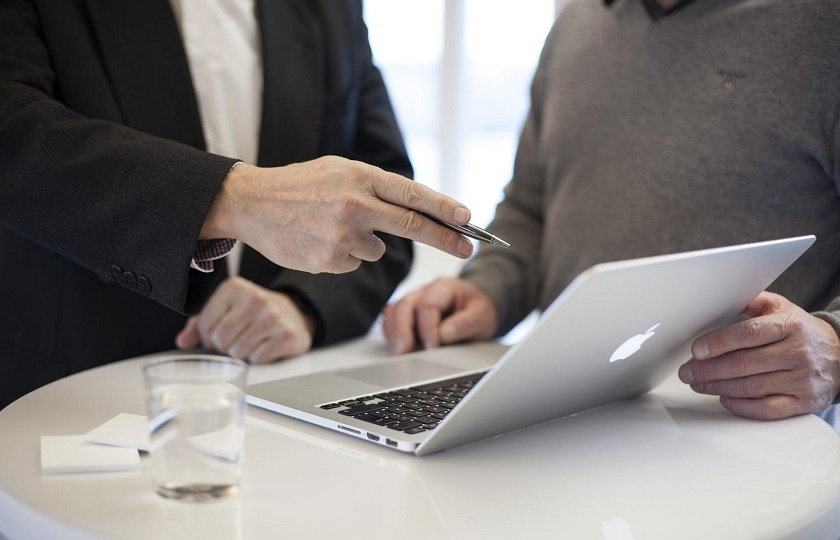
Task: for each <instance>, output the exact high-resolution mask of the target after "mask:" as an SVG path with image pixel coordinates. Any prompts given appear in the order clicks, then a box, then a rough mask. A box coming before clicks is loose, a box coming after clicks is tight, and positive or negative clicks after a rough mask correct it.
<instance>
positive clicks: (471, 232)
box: [420, 212, 510, 247]
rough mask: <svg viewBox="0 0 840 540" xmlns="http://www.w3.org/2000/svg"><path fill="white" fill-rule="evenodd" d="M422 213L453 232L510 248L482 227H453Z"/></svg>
mask: <svg viewBox="0 0 840 540" xmlns="http://www.w3.org/2000/svg"><path fill="white" fill-rule="evenodd" d="M420 213H421V214H423V216H424V217H427V218H429V219H431V220H432V221H434V222H435V223H437V224H439V225H443V226H444V227H447V228H449V229H452V230H453V231H455V232H458V233H461V234H463V235H464V236H467V237H469V238H474V239H476V240H479V241H481V242H486V243H488V244H492V245H494V246H502V247H510V244H509V243H507V242H505V241H504V240H502V239H501V238H499V237H498V236H496V235H495V234H491V233H489V232H487V231H485V230H484V229H482V228H481V227H477V226H475V225H473V224H472V223H467V224H466V225H464V226H461V225H453V224H452V223H447V222H445V221H443V220H442V219H438V218H436V217H435V216H432V215H429V214H427V213H425V212H420Z"/></svg>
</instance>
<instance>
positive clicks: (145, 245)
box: [0, 0, 234, 312]
mask: <svg viewBox="0 0 840 540" xmlns="http://www.w3.org/2000/svg"><path fill="white" fill-rule="evenodd" d="M80 76H82V75H80ZM61 87H62V81H59V80H57V79H56V76H55V73H54V72H53V70H52V67H51V58H50V53H49V48H48V46H47V44H46V42H45V40H44V38H43V35H42V30H41V26H40V22H39V19H38V14H37V12H36V10H35V8H34V7H33V6H32V5H31V4H30V3H29V2H27V1H25V0H2V2H0V225H2V226H3V227H5V228H7V229H10V230H11V231H13V232H14V233H16V234H19V235H22V236H24V237H26V238H29V239H30V240H32V241H34V242H37V243H38V244H40V245H42V246H43V247H45V248H46V249H49V250H51V251H53V252H56V253H58V254H60V255H62V256H63V257H66V258H67V259H70V260H72V261H74V262H75V263H77V264H79V265H81V266H83V267H86V268H88V269H89V270H91V271H92V272H94V273H96V274H97V275H99V276H101V277H102V278H105V279H114V280H115V281H117V282H118V283H121V284H123V285H124V286H127V287H130V288H132V289H135V290H137V291H138V292H140V293H142V294H146V295H148V296H149V297H151V298H152V299H154V300H155V301H157V302H159V303H161V304H163V305H165V306H167V307H169V308H171V309H174V310H177V311H180V312H190V311H194V310H195V309H197V308H198V307H199V306H200V305H201V304H202V303H203V301H204V299H205V298H206V296H207V295H208V294H209V290H210V287H211V286H212V283H213V281H214V280H215V276H202V275H198V274H199V273H198V272H195V271H190V270H189V267H190V260H191V258H192V255H193V251H194V249H195V245H196V241H197V238H198V234H199V231H200V229H201V226H202V224H203V221H204V218H205V216H206V213H207V211H208V209H209V207H210V205H211V203H212V201H213V198H214V197H215V194H216V191H217V190H218V188H219V186H220V184H221V182H222V180H223V179H224V177H225V175H226V174H227V171H228V170H229V169H230V167H231V166H232V164H233V163H234V160H232V159H228V158H223V157H219V156H212V155H210V154H207V153H206V152H202V151H200V150H197V149H195V148H192V147H190V146H187V145H184V144H180V143H177V142H173V141H169V140H165V139H162V138H158V137H154V136H150V135H147V134H144V133H141V132H139V131H136V130H132V129H130V128H127V127H125V126H123V125H120V124H119V123H118V122H114V121H106V120H102V119H95V118H90V117H86V116H84V115H81V114H79V113H77V112H75V111H74V110H72V109H71V108H69V107H67V106H66V105H65V104H64V103H63V102H62V101H61V99H60V91H61ZM132 277H133V278H132ZM139 278H143V280H145V281H144V282H143V285H144V286H143V287H137V279H139ZM132 279H134V281H132Z"/></svg>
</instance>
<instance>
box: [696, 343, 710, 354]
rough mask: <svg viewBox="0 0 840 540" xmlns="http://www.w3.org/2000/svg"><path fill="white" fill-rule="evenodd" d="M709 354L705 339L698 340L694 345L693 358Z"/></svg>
mask: <svg viewBox="0 0 840 540" xmlns="http://www.w3.org/2000/svg"><path fill="white" fill-rule="evenodd" d="M707 356H709V344H708V343H706V342H705V341H700V342H697V343H695V345H694V358H706V357H707Z"/></svg>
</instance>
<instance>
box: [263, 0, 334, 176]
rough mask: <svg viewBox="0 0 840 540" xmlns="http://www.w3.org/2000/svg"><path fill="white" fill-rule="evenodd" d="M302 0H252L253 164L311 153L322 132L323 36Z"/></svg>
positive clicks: (302, 158) (309, 156)
mask: <svg viewBox="0 0 840 540" xmlns="http://www.w3.org/2000/svg"><path fill="white" fill-rule="evenodd" d="M311 9H312V8H311V6H310V5H309V2H308V0H258V1H257V18H258V20H259V22H260V32H261V39H262V54H263V80H264V87H263V96H264V97H263V113H262V126H261V129H260V151H259V165H261V166H263V167H272V166H280V165H286V164H289V163H295V162H300V161H305V160H309V159H312V158H313V157H316V155H317V152H318V151H319V148H320V143H319V141H320V139H321V136H322V135H321V134H322V131H323V127H322V122H323V115H324V110H323V102H324V95H323V94H324V87H325V83H324V65H323V58H324V50H323V49H324V46H325V45H324V43H325V42H324V36H323V29H322V27H321V26H320V25H319V23H318V21H317V19H316V18H315V16H314V14H313V13H312V12H311Z"/></svg>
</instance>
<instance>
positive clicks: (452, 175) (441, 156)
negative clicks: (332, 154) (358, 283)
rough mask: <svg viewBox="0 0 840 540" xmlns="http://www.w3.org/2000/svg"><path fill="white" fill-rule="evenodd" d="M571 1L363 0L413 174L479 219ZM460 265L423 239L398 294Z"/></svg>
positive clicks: (486, 216)
mask: <svg viewBox="0 0 840 540" xmlns="http://www.w3.org/2000/svg"><path fill="white" fill-rule="evenodd" d="M565 3H566V0H524V1H522V2H513V1H511V0H364V9H365V21H366V22H367V25H368V30H369V33H370V43H371V47H372V49H373V57H374V58H373V59H374V62H375V63H376V64H377V65H378V66H379V68H380V69H381V70H382V73H383V76H384V78H385V83H386V84H387V86H388V89H389V92H390V95H391V100H392V102H393V105H394V109H395V111H396V115H397V120H398V121H399V123H400V128H401V129H402V132H403V136H404V137H405V140H406V145H407V146H408V151H409V155H410V157H411V160H412V163H413V165H414V172H415V180H416V181H418V182H421V183H423V184H425V185H427V186H429V187H431V188H434V189H436V190H438V191H440V192H442V193H445V194H447V195H450V196H452V197H454V198H456V199H458V200H460V201H461V202H463V203H464V204H466V205H467V206H468V207H469V208H470V209H471V210H472V213H473V217H472V222H473V223H475V224H476V225H479V226H486V225H487V224H488V223H489V222H490V220H491V219H492V217H493V213H494V211H495V207H496V203H497V202H498V201H499V200H500V199H501V196H502V189H503V188H504V186H505V185H506V184H507V183H508V181H509V180H510V177H511V173H512V170H513V159H514V155H515V153H516V144H517V141H518V139H519V133H520V130H521V129H522V124H523V123H524V121H525V115H526V114H527V112H528V107H529V105H530V96H529V93H530V86H531V78H532V77H533V74H534V70H535V68H536V66H537V62H538V60H539V55H540V51H541V50H542V46H543V42H544V41H545V37H546V35H547V34H548V31H549V29H550V28H551V25H552V23H553V22H554V20H555V18H556V17H557V15H558V14H559V12H560V10H561V9H562V7H563V5H565ZM462 264H463V261H461V260H460V259H456V258H455V257H451V256H449V255H446V254H444V253H442V252H439V251H437V250H434V249H431V248H427V247H426V246H423V245H420V244H418V245H417V246H416V249H415V264H414V266H413V269H412V271H411V274H409V276H408V278H407V279H406V280H405V281H404V282H403V284H402V285H401V286H400V287H399V288H398V289H397V291H396V292H395V293H394V296H393V298H392V300H395V299H397V298H399V297H401V296H402V295H403V294H405V293H406V292H409V291H411V290H414V289H416V288H417V287H420V286H422V285H424V284H426V283H428V282H429V281H432V280H433V279H434V278H436V277H439V276H451V275H455V274H457V273H458V270H459V269H460V267H461V265H462ZM528 324H529V323H526V324H524V325H522V327H523V328H527V326H528ZM519 333H520V332H512V335H511V336H509V337H511V338H513V339H514V340H515V336H518V335H519Z"/></svg>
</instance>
